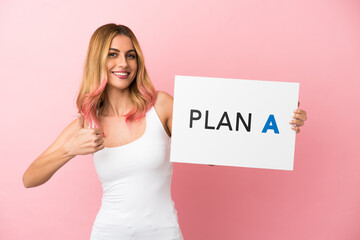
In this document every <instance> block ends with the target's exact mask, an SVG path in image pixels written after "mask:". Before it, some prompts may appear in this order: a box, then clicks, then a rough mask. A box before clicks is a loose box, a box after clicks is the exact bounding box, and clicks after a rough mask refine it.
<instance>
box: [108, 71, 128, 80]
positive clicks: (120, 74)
mask: <svg viewBox="0 0 360 240" xmlns="http://www.w3.org/2000/svg"><path fill="white" fill-rule="evenodd" d="M111 73H112V74H114V75H115V76H116V77H118V78H120V79H127V78H128V76H129V74H130V72H127V71H112V72H111Z"/></svg>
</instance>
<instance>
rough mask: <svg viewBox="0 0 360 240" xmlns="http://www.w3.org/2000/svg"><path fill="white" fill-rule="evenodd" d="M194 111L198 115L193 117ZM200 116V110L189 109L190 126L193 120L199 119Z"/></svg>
mask: <svg viewBox="0 0 360 240" xmlns="http://www.w3.org/2000/svg"><path fill="white" fill-rule="evenodd" d="M194 113H197V114H198V116H197V117H196V118H195V117H194ZM200 118H201V112H200V111H199V110H196V109H190V128H192V126H193V120H199V119H200Z"/></svg>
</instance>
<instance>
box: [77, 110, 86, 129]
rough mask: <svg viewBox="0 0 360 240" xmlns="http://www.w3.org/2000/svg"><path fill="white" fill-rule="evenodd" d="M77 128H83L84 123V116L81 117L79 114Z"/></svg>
mask: <svg viewBox="0 0 360 240" xmlns="http://www.w3.org/2000/svg"><path fill="white" fill-rule="evenodd" d="M78 119H79V121H78V127H79V128H84V121H85V117H84V115H82V114H81V113H78Z"/></svg>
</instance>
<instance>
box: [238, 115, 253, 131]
mask: <svg viewBox="0 0 360 240" xmlns="http://www.w3.org/2000/svg"><path fill="white" fill-rule="evenodd" d="M239 119H240V120H241V122H242V124H243V125H244V127H245V129H246V131H248V132H250V128H251V113H249V116H248V124H246V122H245V120H244V118H243V117H242V116H241V113H239V112H238V113H237V114H236V131H239Z"/></svg>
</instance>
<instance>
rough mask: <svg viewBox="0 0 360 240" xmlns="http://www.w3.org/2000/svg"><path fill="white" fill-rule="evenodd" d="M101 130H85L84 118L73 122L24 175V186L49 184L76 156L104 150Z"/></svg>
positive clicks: (81, 117)
mask: <svg viewBox="0 0 360 240" xmlns="http://www.w3.org/2000/svg"><path fill="white" fill-rule="evenodd" d="M104 147H105V146H104V139H103V134H102V132H101V129H98V128H95V129H90V128H85V125H84V117H83V116H80V117H79V118H78V119H75V120H74V121H72V122H71V123H70V124H69V125H68V126H67V127H66V128H65V129H64V130H63V131H62V132H61V134H60V135H59V136H58V137H57V139H56V140H55V142H54V143H53V144H51V145H50V146H49V147H48V148H47V149H46V150H45V151H44V152H43V153H42V154H41V155H40V156H39V157H38V158H36V159H35V161H33V162H32V163H31V164H30V166H29V167H28V169H27V170H26V171H25V173H24V175H23V183H24V186H25V187H27V188H29V187H36V186H39V185H41V184H43V183H45V182H47V181H48V180H49V179H50V178H51V177H52V175H53V174H54V173H55V172H56V171H57V170H58V169H59V168H61V167H62V166H63V165H64V164H66V163H67V162H68V161H70V160H71V159H72V158H73V157H75V156H76V155H85V154H90V153H94V152H97V151H99V150H101V149H103V148H104Z"/></svg>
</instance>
